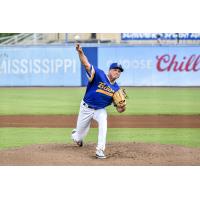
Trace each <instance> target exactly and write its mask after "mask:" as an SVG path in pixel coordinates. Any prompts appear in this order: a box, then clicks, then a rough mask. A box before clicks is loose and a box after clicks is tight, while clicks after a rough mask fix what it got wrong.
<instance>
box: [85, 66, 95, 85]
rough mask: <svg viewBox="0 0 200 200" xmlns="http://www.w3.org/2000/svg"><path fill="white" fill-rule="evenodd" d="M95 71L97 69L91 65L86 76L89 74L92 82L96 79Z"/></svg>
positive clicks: (88, 76)
mask: <svg viewBox="0 0 200 200" xmlns="http://www.w3.org/2000/svg"><path fill="white" fill-rule="evenodd" d="M95 72H96V70H95V67H94V66H93V65H90V70H89V71H87V70H86V76H87V78H88V80H89V82H92V80H93V79H94V75H95Z"/></svg>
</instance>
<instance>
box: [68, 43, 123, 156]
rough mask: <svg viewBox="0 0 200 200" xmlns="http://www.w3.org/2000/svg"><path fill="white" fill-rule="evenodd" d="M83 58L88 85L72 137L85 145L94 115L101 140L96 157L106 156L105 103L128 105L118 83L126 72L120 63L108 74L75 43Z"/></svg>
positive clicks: (121, 110)
mask: <svg viewBox="0 0 200 200" xmlns="http://www.w3.org/2000/svg"><path fill="white" fill-rule="evenodd" d="M76 50H77V52H78V55H79V58H80V61H81V63H82V65H83V66H84V67H85V70H86V75H87V77H88V85H87V89H86V92H85V95H84V97H83V100H82V101H81V104H80V111H79V115H78V120H77V125H76V129H74V130H73V131H72V139H73V141H74V142H75V143H76V144H77V145H78V146H80V147H81V146H83V139H84V137H85V136H86V135H87V133H88V131H89V128H90V124H91V121H92V119H94V120H96V121H97V123H98V144H97V147H96V157H97V158H99V159H104V158H106V156H105V154H104V151H105V145H106V134H107V112H106V109H105V108H106V107H107V106H109V105H111V104H113V105H114V106H115V107H116V109H117V111H118V112H120V113H121V112H124V111H125V109H126V99H125V98H126V94H125V92H124V90H122V89H120V87H119V86H118V84H117V83H116V79H118V78H119V77H120V75H121V72H123V71H124V70H123V68H122V66H121V65H119V64H118V63H113V64H111V65H110V68H109V71H108V74H105V73H104V71H102V70H101V69H99V68H97V67H95V66H93V65H91V64H90V63H89V62H88V59H87V57H86V56H85V54H84V52H83V50H82V48H81V46H80V44H77V45H76Z"/></svg>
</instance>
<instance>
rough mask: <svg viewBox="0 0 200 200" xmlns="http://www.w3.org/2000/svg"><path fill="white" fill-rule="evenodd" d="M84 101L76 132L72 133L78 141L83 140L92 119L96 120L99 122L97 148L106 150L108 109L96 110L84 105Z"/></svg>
mask: <svg viewBox="0 0 200 200" xmlns="http://www.w3.org/2000/svg"><path fill="white" fill-rule="evenodd" d="M83 104H84V101H81V104H80V111H79V115H78V120H77V125H76V129H75V130H76V132H75V133H74V134H73V135H72V137H73V139H74V140H76V141H80V140H83V138H84V137H85V136H86V135H87V133H88V131H89V129H90V124H91V121H92V119H94V120H96V121H97V123H98V128H99V132H98V144H97V149H102V150H103V151H104V150H105V145H106V134H107V112H106V109H105V108H103V109H98V110H94V109H91V108H88V107H87V104H86V105H83Z"/></svg>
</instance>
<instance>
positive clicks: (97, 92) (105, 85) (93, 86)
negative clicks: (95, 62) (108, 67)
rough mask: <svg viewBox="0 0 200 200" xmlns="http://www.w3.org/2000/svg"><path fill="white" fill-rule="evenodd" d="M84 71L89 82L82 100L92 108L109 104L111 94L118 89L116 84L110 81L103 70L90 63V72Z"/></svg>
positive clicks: (110, 102)
mask: <svg viewBox="0 0 200 200" xmlns="http://www.w3.org/2000/svg"><path fill="white" fill-rule="evenodd" d="M86 73H87V77H88V79H89V82H88V85H87V89H86V93H85V96H84V98H83V101H84V102H85V103H87V104H88V105H89V106H91V107H92V108H94V109H101V108H105V107H106V106H109V105H111V104H112V101H113V99H112V97H113V94H114V93H115V92H116V91H118V90H119V86H118V84H117V83H116V82H115V83H111V82H110V81H109V79H108V77H107V76H106V74H105V73H104V71H103V70H100V69H99V68H97V67H93V66H92V65H91V67H90V72H87V71H86Z"/></svg>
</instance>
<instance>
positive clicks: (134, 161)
mask: <svg viewBox="0 0 200 200" xmlns="http://www.w3.org/2000/svg"><path fill="white" fill-rule="evenodd" d="M106 155H107V159H105V160H98V159H96V158H95V144H86V145H84V146H83V147H77V146H75V145H74V144H43V145H31V146H27V147H23V148H16V149H9V150H1V151H0V165H9V166H10V165H12V166H13V165H20V166H21V165H26V166H28V165H39V166H41V165H42V166H43V165H53V166H61V165H62V166H63V165H64V166H66V165H69V166H74V165H78V166H93V165H98V166H100V165H106V166H109V165H112V166H119V165H123V166H127V165H130V166H134V165H140V166H148V165H154V166H160V165H165V166H166V165H178V166H181V165H200V148H188V147H182V146H176V145H160V144H144V143H110V144H107V149H106Z"/></svg>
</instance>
